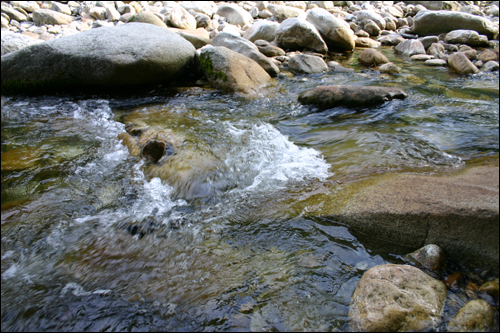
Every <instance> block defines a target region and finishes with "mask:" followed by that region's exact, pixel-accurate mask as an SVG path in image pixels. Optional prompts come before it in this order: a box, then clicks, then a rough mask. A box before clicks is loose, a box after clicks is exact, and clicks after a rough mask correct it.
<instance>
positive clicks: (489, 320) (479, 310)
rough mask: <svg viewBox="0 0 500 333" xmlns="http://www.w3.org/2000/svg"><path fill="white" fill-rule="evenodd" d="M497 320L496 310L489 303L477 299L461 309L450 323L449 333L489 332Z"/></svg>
mask: <svg viewBox="0 0 500 333" xmlns="http://www.w3.org/2000/svg"><path fill="white" fill-rule="evenodd" d="M494 320H495V309H494V308H493V307H492V306H491V305H489V304H488V303H487V302H485V301H483V300H480V299H475V300H472V301H470V302H468V303H467V304H465V306H464V307H463V308H461V309H460V310H459V311H458V313H457V315H456V316H455V317H454V318H453V319H452V320H450V322H449V323H448V331H449V332H489V331H490V330H491V328H492V327H493V323H494Z"/></svg>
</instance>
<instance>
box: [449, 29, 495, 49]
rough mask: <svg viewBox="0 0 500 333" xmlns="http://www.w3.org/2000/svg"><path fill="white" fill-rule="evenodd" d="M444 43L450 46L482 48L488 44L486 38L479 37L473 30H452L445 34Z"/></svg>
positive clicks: (483, 36)
mask: <svg viewBox="0 0 500 333" xmlns="http://www.w3.org/2000/svg"><path fill="white" fill-rule="evenodd" d="M445 41H446V42H447V43H451V44H467V45H470V46H483V45H487V44H488V37H486V36H485V35H480V34H478V33H477V32H476V31H474V30H453V31H450V32H448V33H447V34H446V37H445Z"/></svg>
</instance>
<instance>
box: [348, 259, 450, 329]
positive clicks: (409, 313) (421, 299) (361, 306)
mask: <svg viewBox="0 0 500 333" xmlns="http://www.w3.org/2000/svg"><path fill="white" fill-rule="evenodd" d="M446 293H447V291H446V286H445V285H444V283H442V282H441V281H438V280H436V279H433V278H432V277H430V276H429V275H427V274H425V273H424V272H422V271H421V270H419V269H418V268H415V267H413V266H407V265H392V264H388V265H380V266H375V267H372V268H370V269H369V270H368V271H366V272H365V273H364V274H363V277H362V278H361V280H360V281H359V283H358V286H357V287H356V290H355V291H354V294H353V296H352V300H351V305H350V307H349V318H350V320H351V322H350V327H351V330H352V331H354V332H356V331H358V332H360V331H371V332H401V331H403V332H405V331H427V330H432V329H435V328H436V327H437V326H438V325H439V323H440V322H441V315H442V312H443V307H444V302H445V300H446Z"/></svg>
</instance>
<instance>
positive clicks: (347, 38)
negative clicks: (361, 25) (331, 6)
mask: <svg viewBox="0 0 500 333" xmlns="http://www.w3.org/2000/svg"><path fill="white" fill-rule="evenodd" d="M306 20H307V21H309V22H310V23H312V24H313V25H314V26H315V27H316V29H318V31H319V33H320V34H321V37H322V38H323V40H324V41H325V43H326V45H327V46H328V48H329V49H342V50H348V51H350V50H353V49H354V47H355V42H354V33H353V31H352V30H351V28H350V26H349V24H347V22H345V21H344V20H342V19H339V18H337V17H335V16H333V15H332V14H330V13H329V12H327V11H326V10H325V9H322V8H313V9H311V10H309V11H307V15H306Z"/></svg>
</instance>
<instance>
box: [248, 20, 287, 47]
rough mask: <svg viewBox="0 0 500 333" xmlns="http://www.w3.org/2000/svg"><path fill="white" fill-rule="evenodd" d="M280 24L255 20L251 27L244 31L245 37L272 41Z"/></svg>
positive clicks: (252, 39) (253, 40) (250, 39)
mask: <svg viewBox="0 0 500 333" xmlns="http://www.w3.org/2000/svg"><path fill="white" fill-rule="evenodd" d="M278 26H279V24H278V23H276V22H270V21H263V20H261V21H258V22H255V23H254V24H253V25H252V26H251V27H250V28H249V29H247V30H246V31H245V33H243V38H245V39H248V40H249V41H251V42H255V41H256V40H258V39H263V40H266V41H268V42H272V41H273V40H274V38H275V37H276V29H277V28H278Z"/></svg>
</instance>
